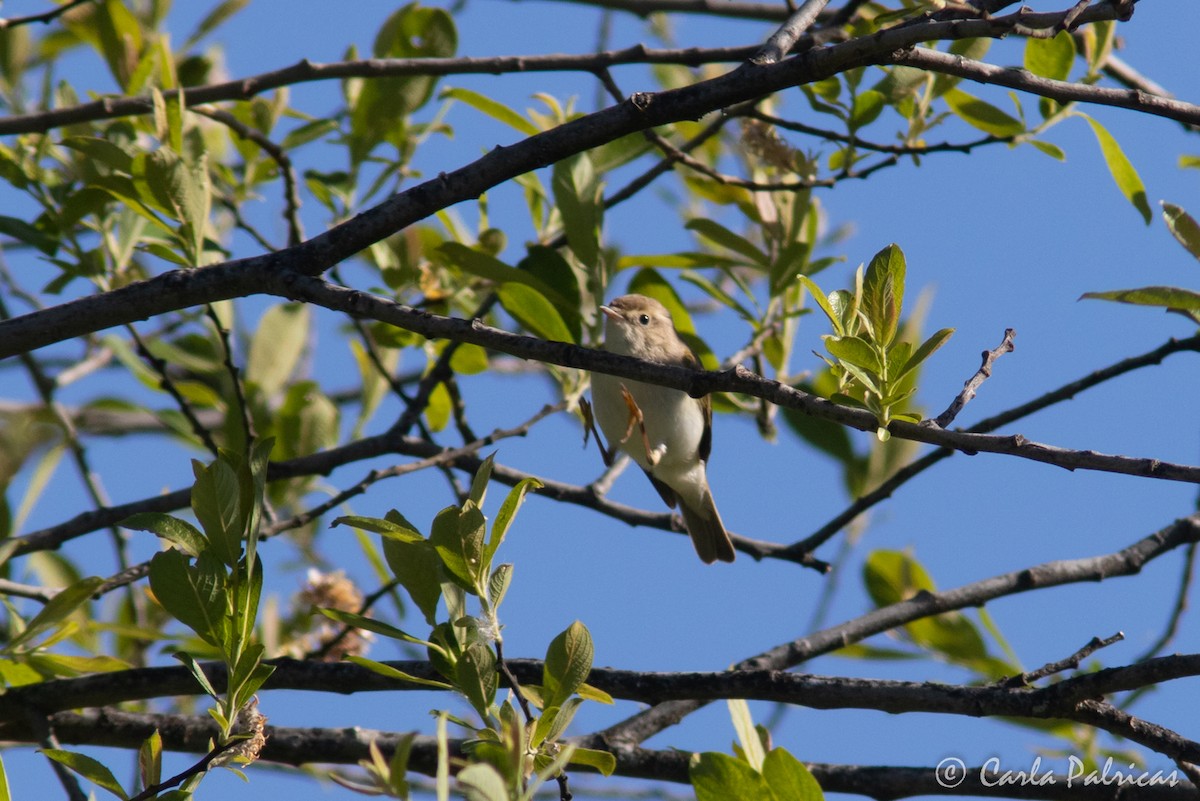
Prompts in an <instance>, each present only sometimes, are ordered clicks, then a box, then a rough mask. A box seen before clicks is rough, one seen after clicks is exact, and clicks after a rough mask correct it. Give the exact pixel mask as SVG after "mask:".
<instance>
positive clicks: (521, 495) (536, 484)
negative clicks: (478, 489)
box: [483, 457, 545, 565]
mask: <svg viewBox="0 0 1200 801" xmlns="http://www.w3.org/2000/svg"><path fill="white" fill-rule="evenodd" d="M488 458H489V459H490V458H491V457H488ZM543 486H545V485H544V484H543V483H542V482H541V481H539V480H538V479H536V478H523V479H521V481H519V482H518V483H517V485H516V486H515V487H513V488H512V489H511V490H509V491H508V495H507V496H505V498H504V503H502V504H500V511H499V512H497V513H496V520H495V522H494V523H492V534H491V536H490V537H488V542H487V547H486V548H485V549H484V559H483V560H484V563H485V564H489V565H490V564H491V562H492V557H493V556H494V555H495V553H496V549H497V548H499V547H500V543H502V542H504V537H505V535H506V534H508V528H509V526H511V525H512V521H513V519H514V518H515V517H516V516H517V510H518V509H520V508H521V504H523V503H524V502H525V495H526V494H527V493H528V492H529V491H530V490H537V489H541V488H542V487H543Z"/></svg>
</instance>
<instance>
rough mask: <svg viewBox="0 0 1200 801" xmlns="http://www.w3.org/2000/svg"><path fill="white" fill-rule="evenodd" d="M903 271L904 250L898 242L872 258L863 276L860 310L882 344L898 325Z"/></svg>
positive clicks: (901, 305) (904, 267)
mask: <svg viewBox="0 0 1200 801" xmlns="http://www.w3.org/2000/svg"><path fill="white" fill-rule="evenodd" d="M906 271H907V267H906V265H905V260H904V252H903V251H902V250H900V246H899V245H896V244H891V245H888V246H887V247H886V248H884V249H883V250H881V251H879V252H878V253H876V254H875V256H874V257H872V259H871V263H870V264H869V265H867V271H866V273H865V274H864V275H863V292H862V305H863V312H864V313H865V314H866V315H867V319H868V320H869V321H870V323H871V328H872V330H874V332H875V340H876V341H877V342H879V343H881V344H883V345H885V346H886V345H890V344H891V343H892V340H893V339H895V337H896V331H897V329H898V328H899V327H900V310H901V309H902V308H903V307H904V281H905V274H906Z"/></svg>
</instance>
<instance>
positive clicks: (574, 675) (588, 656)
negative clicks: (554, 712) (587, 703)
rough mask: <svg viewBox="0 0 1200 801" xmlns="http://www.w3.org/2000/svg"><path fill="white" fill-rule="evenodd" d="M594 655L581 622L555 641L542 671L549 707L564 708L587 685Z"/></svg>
mask: <svg viewBox="0 0 1200 801" xmlns="http://www.w3.org/2000/svg"><path fill="white" fill-rule="evenodd" d="M594 655H595V648H594V646H593V645H592V635H591V633H590V632H589V631H588V630H587V626H585V625H583V623H581V622H579V621H578V620H576V621H575V622H574V623H572V624H571V625H570V626H568V627H567V629H566V631H564V632H562V633H561V634H559V635H558V636H557V637H555V638H554V639H553V640H552V641H551V643H550V647H549V648H548V649H547V650H546V661H545V664H544V666H543V668H542V687H543V691H544V693H545V702H546V704H547V705H548V706H562V704H563V703H564V702H565V701H566V700H567V699H568V698H570V697H571V696H572V695H573V694H574V693H575V691H576V690H578V689H579V687H580V686H581V685H583V683H584V682H585V681H587V677H588V674H589V673H591V672H592V659H593V657H594Z"/></svg>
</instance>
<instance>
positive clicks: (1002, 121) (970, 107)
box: [945, 88, 1025, 138]
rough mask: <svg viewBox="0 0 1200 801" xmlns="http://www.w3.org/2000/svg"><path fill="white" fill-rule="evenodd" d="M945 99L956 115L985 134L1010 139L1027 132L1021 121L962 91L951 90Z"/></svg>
mask: <svg viewBox="0 0 1200 801" xmlns="http://www.w3.org/2000/svg"><path fill="white" fill-rule="evenodd" d="M945 97H946V103H948V104H949V106H950V109H951V110H952V111H953V112H954V113H955V114H957V115H958V116H959V117H962V119H963V121H964V122H966V123H967V124H968V125H971V126H972V127H974V128H978V129H979V130H981V131H983V132H984V133H988V134H991V135H992V136H999V137H1002V138H1009V137H1013V136H1017V135H1018V134H1022V133H1024V132H1025V125H1024V124H1023V123H1022V122H1021V121H1020V120H1018V119H1014V118H1013V117H1010V116H1009V115H1008V114H1006V113H1005V112H1003V111H1001V110H1000V109H998V108H996V107H995V106H993V105H992V104H990V103H987V102H985V101H983V100H980V99H979V98H977V97H975V96H973V95H969V94H967V93H966V92H964V91H963V90H961V89H957V88H956V89H951V90H950V91H949V92H946V95H945Z"/></svg>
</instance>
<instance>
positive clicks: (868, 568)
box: [863, 550, 937, 607]
mask: <svg viewBox="0 0 1200 801" xmlns="http://www.w3.org/2000/svg"><path fill="white" fill-rule="evenodd" d="M863 583H864V584H865V585H866V588H867V594H868V595H870V596H871V600H872V601H874V603H875V605H876V606H877V607H880V606H888V605H890V604H894V603H899V602H900V601H904V600H907V599H908V598H910V597H912V596H913V595H915V594H916V593H917V592H919V591H922V590H923V591H925V592H935V591H936V589H937V588H936V587H935V586H934V583H933V580H932V579H931V578H930V577H929V574H928V573H926V572H925V568H924V567H922V566H921V564H920V563H919V562H918V561H917V560H915V559H913V558H912V557H911V556H909V555H908V554H906V553H903V552H901V551H886V550H879V551H873V552H871V554H870V556H868V557H867V561H866V564H864V565H863Z"/></svg>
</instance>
